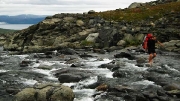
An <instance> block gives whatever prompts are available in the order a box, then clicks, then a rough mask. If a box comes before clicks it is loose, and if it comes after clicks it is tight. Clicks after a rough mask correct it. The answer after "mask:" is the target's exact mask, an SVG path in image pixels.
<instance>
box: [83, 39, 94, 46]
mask: <svg viewBox="0 0 180 101" xmlns="http://www.w3.org/2000/svg"><path fill="white" fill-rule="evenodd" d="M94 44H95V43H94V42H90V41H87V40H83V41H81V46H84V47H85V46H94Z"/></svg>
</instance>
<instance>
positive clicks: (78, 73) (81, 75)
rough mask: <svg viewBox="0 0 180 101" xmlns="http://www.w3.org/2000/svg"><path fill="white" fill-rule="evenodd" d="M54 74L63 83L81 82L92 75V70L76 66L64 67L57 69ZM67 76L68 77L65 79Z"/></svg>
mask: <svg viewBox="0 0 180 101" xmlns="http://www.w3.org/2000/svg"><path fill="white" fill-rule="evenodd" d="M54 75H55V76H56V77H58V80H59V81H60V82H61V83H69V82H79V81H80V80H84V79H86V78H88V77H90V76H91V75H92V73H91V72H90V71H85V70H79V69H75V68H64V69H60V70H57V71H55V73H54ZM64 78H66V79H64Z"/></svg>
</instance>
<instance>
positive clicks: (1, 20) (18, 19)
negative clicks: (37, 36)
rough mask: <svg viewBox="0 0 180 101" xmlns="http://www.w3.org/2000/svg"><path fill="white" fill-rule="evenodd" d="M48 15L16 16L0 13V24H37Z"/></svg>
mask: <svg viewBox="0 0 180 101" xmlns="http://www.w3.org/2000/svg"><path fill="white" fill-rule="evenodd" d="M46 16H47V15H31V14H22V15H16V16H8V15H0V24H5V23H8V24H36V23H38V22H40V21H42V20H44V18H45V17H46Z"/></svg>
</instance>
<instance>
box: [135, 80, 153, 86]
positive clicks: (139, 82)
mask: <svg viewBox="0 0 180 101" xmlns="http://www.w3.org/2000/svg"><path fill="white" fill-rule="evenodd" d="M132 84H135V85H136V84H137V85H154V82H152V81H148V80H142V81H137V82H133V83H132Z"/></svg>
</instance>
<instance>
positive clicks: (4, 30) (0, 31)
mask: <svg viewBox="0 0 180 101" xmlns="http://www.w3.org/2000/svg"><path fill="white" fill-rule="evenodd" d="M15 31H16V30H11V29H2V28H0V34H6V33H13V32H15Z"/></svg>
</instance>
